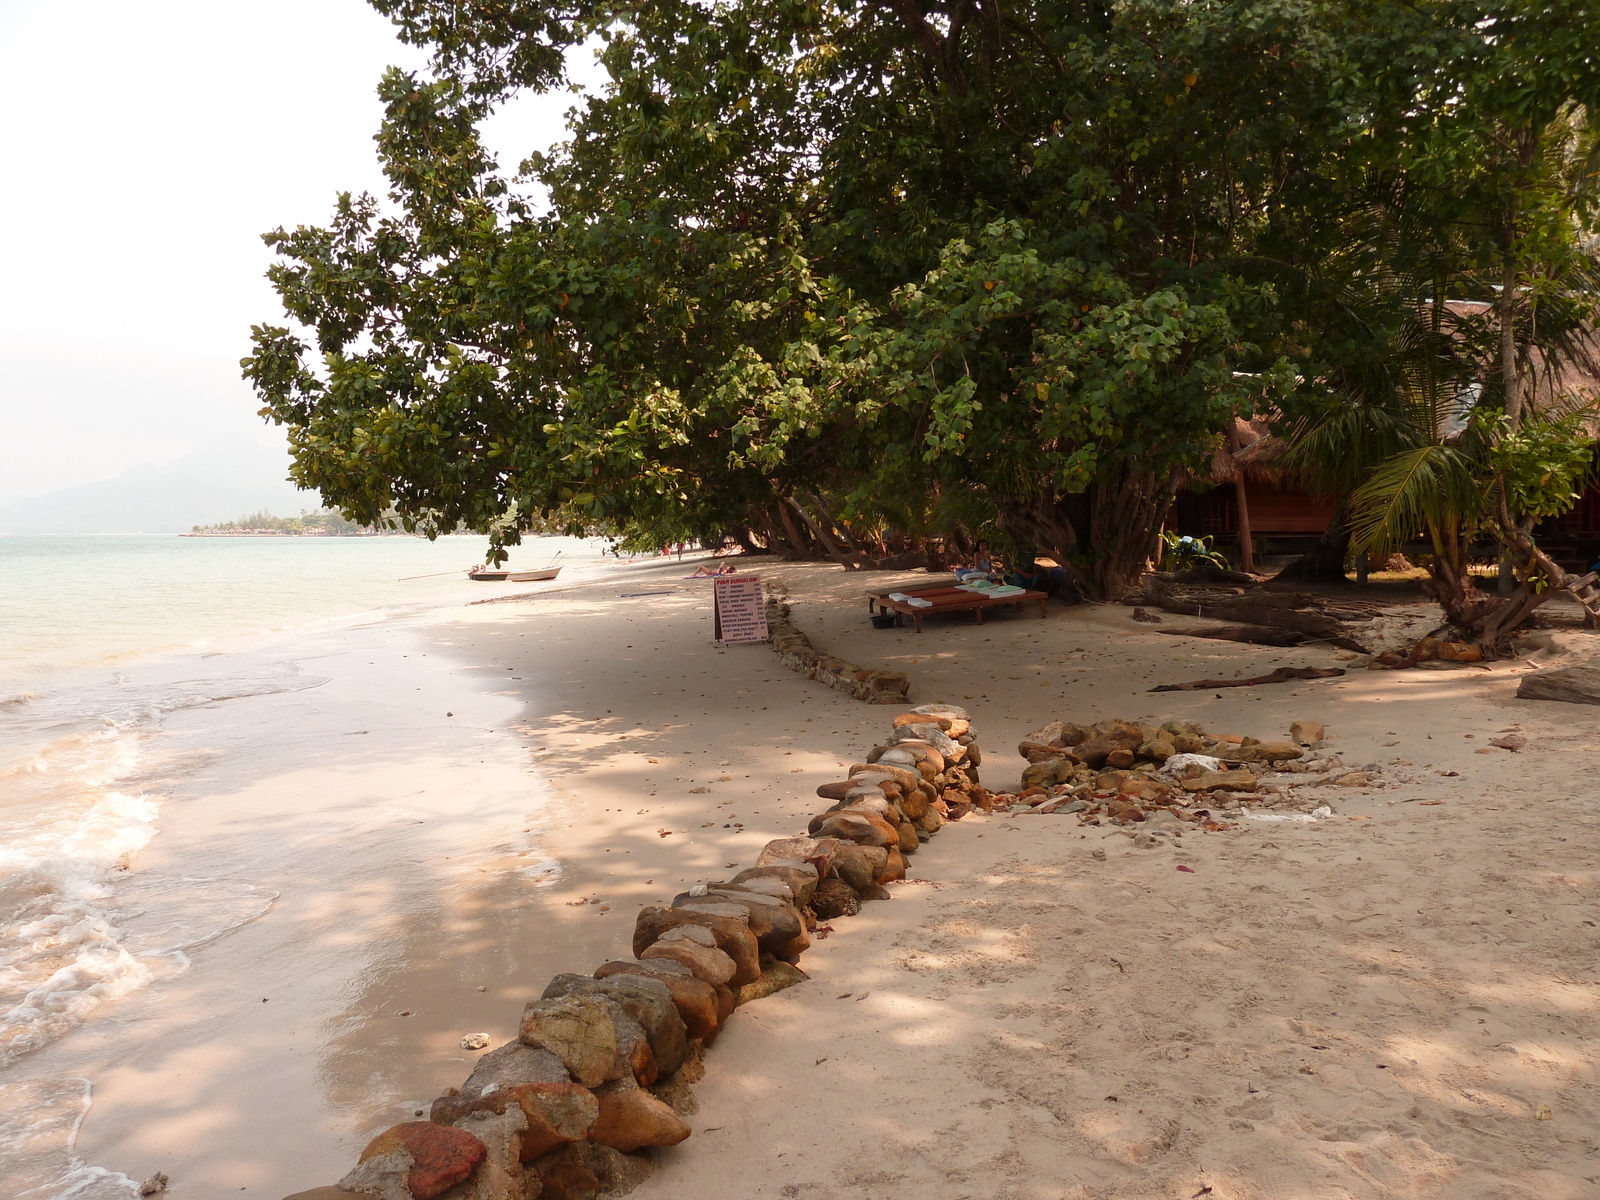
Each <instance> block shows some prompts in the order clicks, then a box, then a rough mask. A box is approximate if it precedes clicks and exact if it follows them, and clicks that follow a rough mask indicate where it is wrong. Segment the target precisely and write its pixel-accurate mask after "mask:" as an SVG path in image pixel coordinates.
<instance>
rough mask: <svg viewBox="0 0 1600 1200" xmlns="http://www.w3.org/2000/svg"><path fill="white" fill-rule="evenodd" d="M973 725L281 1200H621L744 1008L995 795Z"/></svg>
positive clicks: (839, 809) (673, 923)
mask: <svg viewBox="0 0 1600 1200" xmlns="http://www.w3.org/2000/svg"><path fill="white" fill-rule="evenodd" d="M981 757H982V755H981V753H980V751H979V749H978V745H977V742H976V740H975V739H974V737H973V735H972V731H971V728H970V726H969V724H968V718H967V714H966V713H965V712H964V711H963V710H961V709H959V708H955V707H952V706H948V705H935V704H930V705H923V706H922V707H920V708H916V709H913V710H911V711H910V712H907V713H903V714H901V715H900V716H898V717H896V718H895V721H894V726H893V729H892V731H891V733H890V735H889V737H888V739H887V740H886V741H885V742H884V744H883V745H881V746H878V747H875V748H874V749H873V751H872V753H871V754H869V755H868V756H867V760H868V761H866V762H864V763H858V764H856V765H855V766H853V767H852V768H851V769H850V771H849V772H848V777H847V778H845V779H843V780H841V781H839V782H837V783H830V784H824V785H823V786H822V787H819V788H818V789H817V794H818V795H819V796H822V797H823V798H825V799H828V800H832V801H834V803H833V805H832V806H831V807H830V808H828V809H827V810H826V811H825V812H822V813H819V814H818V815H817V816H816V817H815V818H814V819H813V820H812V821H811V824H810V828H809V829H808V830H807V833H806V836H804V837H786V838H779V839H777V840H775V841H773V842H770V843H768V844H767V846H766V847H765V848H764V849H763V850H762V851H761V853H760V855H759V856H758V857H757V859H756V863H755V865H754V866H752V867H749V868H748V869H746V870H743V871H740V872H739V873H738V874H736V875H734V876H732V877H731V878H729V879H727V880H726V881H723V882H707V883H699V884H696V885H695V886H693V887H691V888H690V889H688V890H687V891H685V892H682V893H680V894H678V895H677V896H675V897H673V899H672V901H671V902H670V903H669V904H667V905H655V906H648V907H645V908H643V909H641V910H640V912H639V915H638V918H637V920H636V921H635V924H634V932H633V954H634V957H633V958H632V959H629V960H626V961H622V960H618V961H613V962H607V963H603V964H601V966H599V967H598V968H597V969H596V970H595V971H594V973H593V974H592V975H575V974H568V975H558V976H556V978H554V979H553V980H551V981H550V984H549V986H548V987H546V988H545V990H544V994H543V996H541V998H540V999H538V1000H535V1001H533V1002H531V1003H529V1004H528V1006H527V1008H526V1009H525V1010H524V1012H523V1016H522V1025H521V1029H520V1031H519V1033H518V1036H517V1038H516V1040H515V1041H512V1042H508V1043H506V1044H505V1045H503V1046H501V1047H499V1048H498V1049H495V1050H492V1051H490V1052H489V1053H488V1054H485V1055H484V1056H483V1057H482V1058H481V1059H480V1060H479V1061H478V1064H477V1066H476V1067H475V1069H474V1070H473V1072H472V1074H471V1075H470V1076H469V1077H468V1078H467V1080H466V1082H465V1083H463V1084H462V1085H461V1087H459V1088H451V1089H450V1090H449V1092H447V1093H446V1094H445V1095H444V1096H441V1097H440V1098H439V1099H438V1100H435V1101H434V1102H433V1106H432V1109H431V1111H430V1112H429V1114H428V1120H425V1121H411V1122H407V1123H405V1124H403V1125H396V1126H394V1127H393V1128H391V1129H388V1130H385V1131H384V1132H383V1133H381V1134H379V1135H378V1136H377V1137H376V1138H374V1139H373V1140H372V1142H371V1143H370V1144H369V1145H368V1146H367V1148H366V1149H365V1150H364V1151H363V1152H362V1154H361V1158H360V1161H359V1162H358V1164H357V1165H356V1167H355V1169H354V1170H352V1171H351V1172H350V1173H349V1174H348V1175H346V1176H345V1177H344V1178H343V1179H341V1180H340V1181H339V1183H338V1184H337V1185H336V1186H334V1187H323V1188H314V1189H312V1190H311V1191H308V1192H300V1193H297V1194H296V1195H295V1196H291V1197H288V1198H287V1200H359V1198H361V1197H368V1198H375V1200H594V1197H596V1196H598V1195H600V1194H601V1193H606V1194H609V1195H614V1196H615V1195H622V1194H624V1193H626V1192H628V1191H630V1190H631V1189H632V1188H633V1187H634V1186H636V1185H637V1184H638V1182H639V1181H640V1180H642V1179H643V1178H644V1177H645V1176H646V1175H648V1174H649V1172H650V1169H651V1159H650V1152H651V1148H653V1147H656V1146H673V1145H676V1144H678V1143H679V1142H681V1141H683V1140H684V1139H685V1138H687V1137H688V1136H689V1134H690V1128H689V1125H688V1122H687V1121H685V1120H684V1117H685V1116H687V1115H690V1114H692V1113H693V1112H694V1111H695V1107H696V1105H695V1100H694V1096H693V1093H692V1092H691V1090H690V1085H692V1084H693V1083H695V1082H697V1081H698V1080H699V1079H700V1078H702V1077H703V1075H704V1067H703V1066H702V1057H703V1054H704V1052H705V1049H706V1048H707V1047H709V1046H710V1045H711V1044H712V1043H713V1042H715V1041H716V1038H717V1035H718V1033H719V1032H720V1031H721V1029H722V1028H723V1026H724V1025H725V1024H726V1022H727V1021H728V1019H729V1017H730V1016H731V1015H732V1014H733V1012H734V1010H735V1009H736V1008H737V1007H738V1006H739V1005H741V1004H747V1003H750V1002H751V1001H753V1000H757V999H760V998H762V997H764V996H768V995H771V994H772V993H773V992H776V991H779V990H781V989H782V988H785V987H789V986H791V985H792V984H795V983H798V982H800V981H801V980H803V979H805V978H806V976H805V974H804V973H803V972H801V971H800V970H799V968H798V967H797V966H795V965H794V964H795V963H796V961H797V960H798V959H799V957H800V955H801V954H802V953H804V951H805V950H806V949H807V948H809V946H810V945H811V937H810V935H811V934H813V933H816V932H818V931H819V930H822V931H823V932H824V933H825V932H826V931H827V927H826V925H825V922H827V921H829V920H832V919H833V918H836V917H842V916H851V915H854V914H855V913H857V912H859V911H860V909H861V905H862V903H863V902H864V901H867V900H874V899H887V898H888V892H887V891H886V890H885V885H886V884H888V883H890V882H893V881H894V880H896V879H899V878H901V877H903V876H904V875H905V871H906V861H905V859H906V855H908V854H912V853H915V852H916V850H917V849H918V848H919V847H920V845H921V844H922V843H923V842H924V841H926V840H927V839H928V838H930V837H932V836H933V835H934V834H936V833H938V831H939V830H940V828H941V827H942V826H943V825H944V823H945V822H946V821H949V820H958V819H960V818H961V817H963V816H965V815H966V814H967V813H969V812H971V811H972V809H973V808H974V807H988V806H989V804H990V803H991V802H992V797H991V796H990V794H989V793H988V792H987V791H985V790H984V789H983V788H982V787H981V786H980V785H979V783H978V764H979V762H980V760H981Z"/></svg>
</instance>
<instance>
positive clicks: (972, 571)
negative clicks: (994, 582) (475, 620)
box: [956, 542, 996, 583]
mask: <svg viewBox="0 0 1600 1200" xmlns="http://www.w3.org/2000/svg"><path fill="white" fill-rule="evenodd" d="M995 571H996V565H995V558H994V555H992V554H990V553H989V543H988V542H979V543H978V547H977V549H976V550H974V551H973V552H972V565H971V566H970V567H957V568H956V581H957V582H958V583H966V582H967V581H968V580H969V579H994V578H996V575H995Z"/></svg>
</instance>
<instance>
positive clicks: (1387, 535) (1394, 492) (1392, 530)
mask: <svg viewBox="0 0 1600 1200" xmlns="http://www.w3.org/2000/svg"><path fill="white" fill-rule="evenodd" d="M1485 504H1486V497H1485V488H1484V485H1483V482H1482V480H1481V479H1480V478H1479V476H1478V474H1477V473H1476V472H1475V471H1474V470H1473V463H1472V460H1471V458H1469V457H1468V456H1467V455H1465V454H1463V453H1462V452H1461V451H1460V450H1459V449H1457V448H1456V447H1454V446H1447V445H1440V444H1437V443H1435V444H1431V445H1426V446H1418V447H1416V448H1415V449H1411V450H1406V451H1403V452H1401V453H1399V454H1396V455H1394V456H1392V457H1390V458H1388V459H1386V460H1385V461H1383V462H1382V463H1380V464H1379V465H1378V467H1377V469H1376V470H1374V471H1373V472H1372V474H1371V476H1370V477H1369V478H1368V480H1367V481H1366V482H1365V483H1363V484H1362V485H1361V486H1360V487H1358V488H1357V489H1356V490H1355V491H1353V492H1351V493H1350V535H1351V536H1350V548H1351V549H1352V550H1354V551H1355V552H1356V553H1357V554H1367V555H1370V556H1372V557H1383V556H1386V555H1388V554H1390V553H1392V552H1393V551H1394V550H1396V549H1398V548H1399V547H1400V546H1401V545H1402V544H1404V543H1405V542H1407V541H1409V540H1410V539H1411V538H1413V537H1416V536H1417V535H1418V534H1419V533H1421V532H1422V530H1423V529H1425V528H1426V527H1427V526H1428V525H1429V523H1430V522H1431V523H1437V524H1448V525H1455V524H1457V523H1464V524H1467V525H1471V524H1473V523H1475V520H1476V519H1477V518H1478V517H1481V515H1482V514H1483V512H1484V507H1485Z"/></svg>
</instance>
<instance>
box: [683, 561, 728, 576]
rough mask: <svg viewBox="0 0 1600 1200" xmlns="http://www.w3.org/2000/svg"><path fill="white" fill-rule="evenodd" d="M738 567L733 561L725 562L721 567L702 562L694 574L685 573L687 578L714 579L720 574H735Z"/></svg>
mask: <svg viewBox="0 0 1600 1200" xmlns="http://www.w3.org/2000/svg"><path fill="white" fill-rule="evenodd" d="M737 573H738V572H737V569H736V568H735V567H734V565H733V564H732V563H723V564H722V565H721V566H720V567H712V565H711V564H710V563H701V564H700V565H699V566H698V567H696V568H695V569H694V574H693V575H685V576H684V578H685V579H714V578H716V577H717V576H718V575H734V574H737Z"/></svg>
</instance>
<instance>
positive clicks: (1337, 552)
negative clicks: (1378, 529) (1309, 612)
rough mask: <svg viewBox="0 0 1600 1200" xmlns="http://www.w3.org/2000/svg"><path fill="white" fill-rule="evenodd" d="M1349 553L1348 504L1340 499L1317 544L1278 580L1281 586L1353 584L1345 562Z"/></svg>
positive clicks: (1280, 575) (1282, 573) (1291, 565)
mask: <svg viewBox="0 0 1600 1200" xmlns="http://www.w3.org/2000/svg"><path fill="white" fill-rule="evenodd" d="M1349 553H1350V522H1349V520H1348V518H1347V517H1346V515H1345V502H1344V500H1343V499H1340V501H1339V507H1338V508H1336V509H1335V510H1334V513H1333V519H1332V520H1331V521H1329V522H1328V527H1327V528H1326V529H1325V530H1323V531H1322V536H1321V537H1319V538H1318V539H1317V544H1316V545H1315V546H1313V547H1311V549H1310V550H1308V551H1306V552H1305V553H1304V554H1302V555H1301V556H1300V557H1299V558H1297V559H1295V560H1294V561H1293V562H1292V563H1290V564H1289V565H1288V566H1286V567H1284V569H1283V570H1281V571H1279V572H1278V573H1277V575H1276V576H1274V578H1275V579H1276V580H1278V581H1279V582H1281V583H1349V582H1350V580H1349V579H1348V578H1347V577H1346V576H1345V573H1344V560H1345V558H1346V556H1347V555H1348V554H1349Z"/></svg>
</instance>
